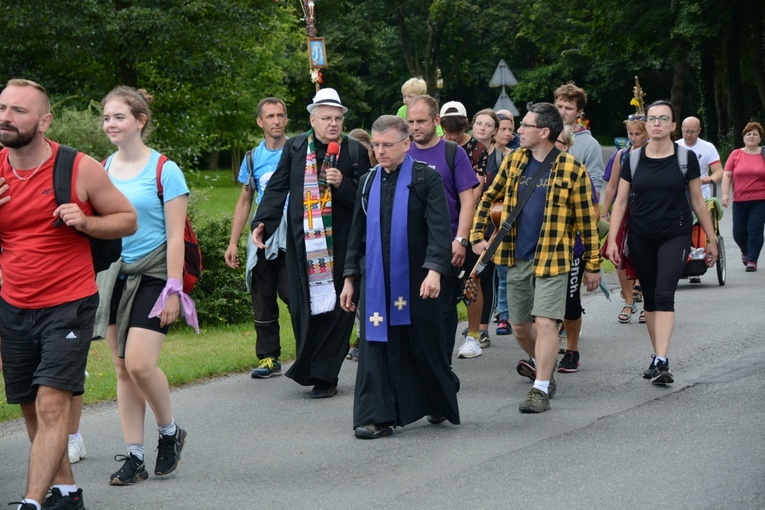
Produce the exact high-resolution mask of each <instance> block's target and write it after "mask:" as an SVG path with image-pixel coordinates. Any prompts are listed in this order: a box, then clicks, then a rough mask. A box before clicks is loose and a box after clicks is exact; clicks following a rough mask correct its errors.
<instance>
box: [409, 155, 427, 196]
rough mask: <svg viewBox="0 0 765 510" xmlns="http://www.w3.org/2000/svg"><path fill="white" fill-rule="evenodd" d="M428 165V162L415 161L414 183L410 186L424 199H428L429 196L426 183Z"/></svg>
mask: <svg viewBox="0 0 765 510" xmlns="http://www.w3.org/2000/svg"><path fill="white" fill-rule="evenodd" d="M427 167H428V164H427V163H424V162H422V161H415V162H414V167H413V168H412V170H413V171H412V185H411V186H410V189H412V190H413V191H414V192H415V193H416V194H417V196H418V197H419V198H420V200H423V201H424V200H426V198H427V196H428V192H427V185H426V183H425V169H426V168H427Z"/></svg>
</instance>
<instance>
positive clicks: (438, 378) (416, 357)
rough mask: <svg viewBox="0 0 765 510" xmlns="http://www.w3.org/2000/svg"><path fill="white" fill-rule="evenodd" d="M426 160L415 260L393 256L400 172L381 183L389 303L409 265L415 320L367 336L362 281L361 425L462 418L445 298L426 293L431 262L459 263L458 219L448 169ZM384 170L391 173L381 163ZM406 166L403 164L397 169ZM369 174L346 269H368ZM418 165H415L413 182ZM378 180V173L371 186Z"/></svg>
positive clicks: (411, 233)
mask: <svg viewBox="0 0 765 510" xmlns="http://www.w3.org/2000/svg"><path fill="white" fill-rule="evenodd" d="M418 165H422V166H423V167H424V172H423V175H424V177H425V183H424V184H419V185H416V186H415V185H414V184H412V185H411V186H410V192H409V204H408V213H407V214H408V216H407V230H408V232H407V240H408V243H409V258H408V260H390V255H389V253H390V229H391V228H396V226H395V225H391V214H392V213H391V204H392V201H393V194H394V191H395V180H396V178H397V175H396V176H394V178H393V179H391V176H393V175H394V173H391V174H389V175H388V176H386V180H387V181H388V182H383V183H381V187H380V190H381V195H382V196H381V203H380V214H381V227H380V228H381V233H382V247H383V254H384V255H383V267H384V270H385V287H386V302H388V303H390V276H389V275H390V271H389V269H390V266H391V265H392V264H401V263H405V264H409V285H410V296H409V299H410V302H411V310H410V314H411V325H409V326H388V342H387V343H386V342H367V341H366V339H365V338H366V335H365V328H364V322H365V321H366V320H368V317H367V314H366V311H365V306H364V279H363V278H362V279H361V280H357V282H356V289H357V290H358V291H360V292H357V294H359V301H358V308H359V310H360V317H361V321H362V327H361V331H360V338H359V366H358V371H357V374H356V391H355V396H354V404H353V426H354V428H355V427H358V426H363V425H368V424H370V423H375V424H390V425H397V426H403V425H406V424H408V423H412V422H414V421H417V420H419V419H420V418H422V417H423V416H426V415H436V416H444V417H446V419H447V420H449V421H450V422H452V423H455V424H456V423H459V422H460V418H459V408H458V406H457V391H458V390H459V379H457V376H456V375H455V374H454V373H453V372H452V371H451V367H450V363H449V360H450V357H451V356H450V355H451V353H447V352H446V348H447V345H448V342H447V341H446V332H445V330H444V324H443V320H442V315H441V304H440V298H436V299H422V298H421V297H420V295H419V293H420V286H421V285H422V282H423V280H424V279H425V276H427V273H428V270H429V269H434V270H436V271H438V272H439V273H441V275H446V274H449V270H450V268H451V254H452V252H451V238H452V236H451V224H450V220H449V210H448V208H447V204H446V196H445V194H444V187H443V183H442V182H441V176H440V175H439V173H438V172H437V171H435V170H434V169H432V168H431V167H428V166H426V165H424V164H421V163H416V164H415V166H418ZM377 171H378V172H385V171H384V170H382V169H378V170H377ZM398 171H399V170H396V171H395V174H397V173H398ZM371 175H372V173H370V174H367V175H366V176H364V177H362V178H361V181H360V185H359V190H360V191H359V196H358V198H357V199H356V208H355V211H354V215H353V217H354V221H353V227H352V228H351V236H350V239H349V241H348V242H349V244H348V257H347V259H346V266H345V273H344V274H345V275H361V274H363V272H364V270H365V266H364V253H365V249H366V243H365V240H366V214H365V213H364V209H363V208H362V205H361V204H362V191H363V188H364V184H363V183H364V182H365V180H366V179H367V178H369V177H370V176H371ZM416 179H417V172H416V171H415V170H414V169H413V182H414V181H415V180H416ZM370 187H371V180H370V182H369V184H368V185H367V191H366V194H368V193H369V190H368V188H370Z"/></svg>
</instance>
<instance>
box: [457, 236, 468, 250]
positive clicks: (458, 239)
mask: <svg viewBox="0 0 765 510" xmlns="http://www.w3.org/2000/svg"><path fill="white" fill-rule="evenodd" d="M454 240H455V241H457V242H458V243H460V245H462V247H463V248H467V245H468V240H467V239H465V238H464V237H455V238H454Z"/></svg>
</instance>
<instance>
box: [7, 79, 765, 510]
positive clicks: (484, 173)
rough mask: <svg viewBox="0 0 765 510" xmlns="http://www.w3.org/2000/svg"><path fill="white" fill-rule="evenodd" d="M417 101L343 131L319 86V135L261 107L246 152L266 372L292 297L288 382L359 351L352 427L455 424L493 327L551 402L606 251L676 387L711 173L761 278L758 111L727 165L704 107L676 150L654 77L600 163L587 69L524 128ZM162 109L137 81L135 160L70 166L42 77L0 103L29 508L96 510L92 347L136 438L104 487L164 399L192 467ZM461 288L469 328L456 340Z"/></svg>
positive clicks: (277, 352) (12, 336)
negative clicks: (99, 266) (176, 390)
mask: <svg viewBox="0 0 765 510" xmlns="http://www.w3.org/2000/svg"><path fill="white" fill-rule="evenodd" d="M401 92H402V97H403V103H404V105H403V106H402V107H401V108H400V109H399V111H398V112H397V114H396V115H382V116H380V117H379V118H378V119H377V120H376V121H375V122H374V123H373V124H372V126H371V133H367V132H366V131H364V130H360V129H356V130H353V131H351V132H350V134H349V135H348V134H345V131H346V130H345V127H346V126H345V124H344V121H345V115H346V114H347V112H348V107H347V106H345V105H344V104H343V102H342V100H341V98H340V95H339V94H338V92H337V91H336V90H334V89H332V88H323V89H321V90H319V91H318V92H317V93H316V95H315V97H314V98H313V100H312V101H311V103H310V104H308V105H307V107H306V111H307V114H308V120H309V122H310V126H311V127H310V129H309V130H308V131H307V132H305V133H301V134H298V135H296V136H292V137H288V136H287V134H286V133H287V125H288V115H287V107H286V105H285V103H284V102H283V101H282V100H281V99H279V98H276V97H268V98H264V99H263V100H261V101H260V103H259V104H258V107H257V112H256V113H257V123H258V126H259V127H260V128H261V129H262V130H263V134H264V139H263V141H262V142H261V143H260V144H259V145H258V146H257V147H255V148H253V149H252V150H251V151H249V152H248V153H247V154H246V156H245V157H244V159H243V161H242V163H241V168H240V172H239V177H238V180H239V182H240V183H241V185H242V189H241V194H240V196H239V198H238V200H237V203H236V204H235V205H234V214H233V221H232V229H231V235H230V238H229V241H228V247H227V249H226V252H225V254H220V255H221V256H223V257H224V259H225V261H226V264H227V265H228V266H230V267H231V268H239V267H240V259H239V255H240V246H239V245H240V242H239V240H240V237H241V235H242V233H243V231H244V229H245V227H246V226H248V224H249V229H250V234H249V235H248V238H247V249H246V258H245V259H244V260H245V262H244V266H245V274H246V281H245V284H246V287H247V289H248V290H249V292H250V295H251V300H252V301H251V304H252V309H253V319H254V327H255V332H256V342H255V344H256V345H255V352H256V356H257V358H258V363H257V366H256V367H255V368H254V369H253V370H252V371H251V373H250V375H251V377H252V378H254V379H268V378H270V377H273V376H278V375H280V374H281V373H282V360H281V340H280V336H281V335H280V328H279V305H278V300H279V299H281V300H282V301H283V302H284V303H285V304H286V305H287V306H288V309H289V313H290V316H291V320H292V329H293V332H294V336H295V341H296V352H297V354H296V359H295V360H294V362H293V363H292V364H291V365H290V367H289V369H288V370H286V372H285V375H286V376H287V377H288V378H290V379H292V380H293V381H295V382H296V383H298V384H299V385H301V386H305V387H309V388H310V390H309V391H307V392H306V396H307V398H311V399H327V398H331V397H333V396H335V395H336V394H337V391H338V387H339V386H341V381H340V380H339V373H340V368H341V366H342V364H343V362H344V360H345V359H346V357H348V358H350V359H353V360H356V361H358V369H357V376H356V381H355V388H354V392H353V394H354V397H353V400H354V403H353V430H354V435H355V437H357V438H359V439H377V438H380V437H384V436H389V435H391V434H393V430H394V428H396V427H403V426H405V425H407V424H410V423H413V422H415V421H418V420H420V419H422V418H426V419H427V421H428V422H429V423H431V424H433V425H439V424H442V423H444V422H447V421H448V422H449V423H451V424H459V423H460V413H459V406H458V400H457V394H458V391H459V387H460V380H459V378H458V377H457V375H456V374H455V372H454V370H453V364H454V363H455V362H456V363H470V361H468V360H470V359H473V358H476V357H479V356H482V355H483V354H484V351H485V350H486V349H488V348H490V347H491V345H492V339H491V336H490V332H489V331H490V323H491V321H492V320H493V319H494V320H495V321H496V322H497V327H496V334H497V335H510V334H512V335H513V336H514V337H515V340H516V341H517V343H518V345H519V347H520V348H521V349H522V350H523V351H524V353H525V356H524V359H521V360H520V361H519V362H518V363H517V366H516V370H517V372H518V374H519V375H520V376H522V377H526V378H528V379H529V380H530V381H531V382H532V387H531V389H530V390H529V392H528V394H527V395H526V396H525V397H523V398H522V399H520V401H519V405H518V409H519V411H520V412H522V413H542V412H545V411H547V410H549V409H550V408H551V405H550V400H551V399H552V398H554V396H555V394H556V390H557V387H558V382H557V381H556V380H555V374H561V373H562V374H571V373H576V372H577V371H578V370H579V368H580V366H581V363H582V357H581V356H580V351H579V344H580V333H581V331H582V317H583V311H584V310H583V307H582V299H581V294H582V287H584V289H586V291H588V292H592V291H594V290H596V289H597V288H598V287H599V286H601V284H602V279H603V267H602V264H603V261H604V259H605V258H607V259H608V260H609V261H610V262H611V263H612V264H613V265H614V267H615V269H616V271H617V274H618V278H619V286H620V290H621V296H622V298H623V299H624V305H623V307H621V309H620V310H619V311H618V313H617V314H616V320H618V321H619V322H621V323H628V322H630V321H631V320H632V316H633V315H635V314H637V313H638V309H637V303H640V302H642V308H643V310H641V312H640V313H639V318H638V321H639V322H641V323H643V322H644V323H645V325H646V326H645V328H646V332H647V336H648V338H649V339H650V342H651V351H652V354H651V362H650V365H649V367H648V368H647V369H645V370H642V367H644V365H642V363H641V366H642V367H641V370H642V374H643V377H645V378H647V379H650V380H651V382H652V383H654V384H660V385H665V384H670V383H673V382H674V376H673V374H672V372H671V371H670V365H669V347H670V343H671V338H672V332H673V328H674V322H675V313H676V310H675V290H676V288H677V285H678V281H679V279H680V278H681V276H682V274H683V270H684V267H685V264H686V261H687V260H688V257H689V255H690V253H691V250H692V249H693V250H694V253H703V255H702V257H703V260H704V264H706V265H707V266H708V267H711V266H712V265H714V264H715V263H716V261H717V257H718V255H719V254H718V250H717V244H716V240H717V235H718V232H716V231H715V228H716V227H715V225H716V221H715V220H716V218H714V217H713V216H710V211H715V210H716V209H715V208H714V207H709V205H708V201H715V200H717V198H716V197H715V196H714V192H713V188H712V187H710V186H711V185H713V184H715V183H718V182H722V186H721V188H722V189H721V192H722V194H721V201H720V202H721V206H722V207H729V206H731V207H732V211H733V237H734V240H735V241H736V243H737V245H738V247H739V248H740V250H741V260H742V263H743V265H744V269H745V271H747V272H755V271H757V262H758V258H759V255H760V252H761V250H762V245H763V229H764V226H765V150H764V149H763V147H762V138H763V135H764V133H763V128H762V126H761V125H760V124H759V123H757V122H750V123H749V124H747V125H746V126H745V127H744V129H743V133H742V134H743V139H744V147H743V148H740V149H736V150H734V151H733V152H732V153H731V155H730V156H729V157H728V159H727V161H726V162H725V165H724V166H723V165H722V162H721V159H720V157H719V155H718V153H717V150H716V149H715V148H714V146H713V145H712V144H710V143H709V142H706V141H705V140H703V139H701V138H700V137H699V135H700V133H701V124H700V121H699V120H698V119H697V118H695V117H688V118H686V119H684V120H683V121H682V135H683V136H682V140H678V141H675V133H676V131H677V128H678V124H679V119H678V118H677V116H676V112H675V110H674V107H673V105H672V103H671V102H669V101H664V100H659V101H655V102H653V103H651V104H649V105H647V106H646V105H645V104H644V102H643V96H644V94H643V92H642V90H641V89H640V88H639V85H636V88H635V89H634V92H635V99H634V101H633V105H635V108H636V111H635V112H634V113H632V114H630V115H628V116H627V118H626V120H625V121H624V124H625V128H626V131H627V137H628V145H627V147H626V148H623V149H620V150H619V151H617V152H616V154H615V155H614V156H613V157H612V158H611V161H610V162H609V164H608V165H604V164H603V159H602V150H601V147H600V145H599V143H598V142H597V140H596V139H595V138H594V137H593V135H592V133H591V132H590V131H589V129H588V128H587V127H585V125H584V123H583V122H582V121H583V119H584V108H585V106H586V104H587V95H586V92H585V91H584V90H583V89H582V88H581V87H578V86H577V85H575V84H574V83H566V84H563V85H561V86H560V87H558V88H557V89H555V90H554V91H551V94H550V98H551V102H537V103H529V104H528V105H527V106H526V114H525V115H524V116H523V117H522V119H521V120H520V121H519V122H518V123H517V124H516V119H515V117H514V116H513V114H512V113H511V112H509V111H507V110H499V111H494V110H493V109H490V108H486V109H482V110H479V111H477V112H475V113H474V114H473V115H472V117H471V116H470V115H469V114H468V111H467V109H466V108H465V106H464V105H463V104H462V103H460V102H458V101H448V102H445V103H444V104H443V105H440V106H439V102H438V101H437V100H436V99H435V98H433V97H431V96H429V95H427V89H426V86H425V82H424V81H423V80H421V79H419V78H412V79H411V80H408V81H407V82H406V83H405V84H404V85H403V86H402V88H401ZM151 100H152V98H151V96H150V95H149V94H148V93H147V92H146V91H144V90H136V89H134V88H131V87H123V86H121V87H117V88H115V89H114V90H112V91H111V92H110V93H109V94H108V95H107V96H106V97H105V98H104V99H103V101H102V106H103V130H104V133H105V136H107V137H108V139H109V140H110V141H111V142H112V143H113V144H114V145H115V147H116V151H115V152H114V153H113V154H112V155H111V156H109V157H108V158H107V159H106V160H104V161H103V162H101V163H100V164H99V162H97V161H95V160H93V159H92V158H90V157H89V156H87V155H85V154H82V153H77V152H76V151H71V154H72V157H71V158H70V159H67V158H66V155H67V154H70V152H69V151H70V149H68V148H65V147H63V146H61V145H59V144H58V143H56V142H55V141H52V140H49V139H48V138H46V136H45V133H46V130H47V129H48V127H49V126H50V124H51V121H52V115H51V113H50V103H49V100H48V96H47V93H46V91H45V89H44V88H43V87H42V86H40V85H38V84H36V83H34V82H31V81H28V80H20V79H18V80H11V81H10V82H8V84H7V85H6V87H5V88H4V89H3V91H2V93H0V143H2V144H3V146H4V148H3V149H2V150H1V151H0V210H2V212H3V214H0V242H1V243H2V252H1V253H0V264H2V265H1V266H0V267H1V268H2V273H1V274H0V285H2V287H1V288H0V339H1V340H0V347H1V348H2V357H1V358H0V360H1V361H0V369H2V372H3V376H4V378H5V388H6V395H7V401H8V403H10V404H20V405H21V408H22V411H23V415H24V419H25V422H26V425H27V430H28V431H29V436H30V438H31V441H32V446H31V451H30V456H29V473H30V475H29V479H28V484H27V488H26V492H25V496H24V499H23V501H21V502H20V503H18V508H19V509H22V510H40V508H43V509H75V510H81V509H84V508H85V506H84V500H83V493H82V489H81V488H79V487H78V486H77V484H76V483H75V481H74V476H73V474H72V469H71V467H70V464H71V463H75V462H78V461H79V460H80V459H82V458H84V457H86V455H87V453H86V449H85V444H84V439H83V437H82V436H81V435H80V433H79V421H80V413H81V410H82V394H83V392H84V386H85V384H84V383H85V367H86V362H87V356H88V351H89V348H90V344H91V341H92V340H94V339H105V340H106V344H107V345H108V346H109V349H110V351H111V353H112V359H113V361H114V366H115V372H116V374H117V406H118V410H119V420H120V422H121V425H122V432H123V440H124V450H123V453H120V454H118V455H117V456H115V460H117V461H118V462H120V463H122V464H121V467H120V468H119V469H118V470H117V471H116V472H114V473H112V474H110V475H109V477H108V482H109V483H110V484H112V485H132V484H135V483H137V482H140V481H142V480H145V479H146V478H148V476H149V473H148V470H147V468H146V455H145V453H144V452H145V449H144V435H145V430H144V419H145V414H146V407H147V405H148V406H149V407H150V408H151V411H152V413H153V416H154V418H155V420H156V426H157V435H158V446H157V454H156V460H155V462H156V464H155V468H154V475H155V476H158V477H163V476H166V475H168V474H170V473H173V472H175V471H176V469H177V468H178V466H179V463H180V460H181V455H182V451H183V448H184V446H185V443H186V439H187V431H186V430H185V429H182V428H181V427H179V426H178V424H177V423H176V421H175V416H174V413H173V409H172V405H171V394H170V390H169V385H168V381H167V377H166V376H165V374H164V372H163V371H162V369H161V368H160V367H159V365H158V360H159V355H160V352H161V348H162V344H163V341H164V339H165V337H166V335H167V332H168V328H169V326H170V324H172V323H173V322H175V321H176V320H177V319H178V318H179V317H183V318H184V319H185V320H186V322H187V323H188V324H189V325H190V326H192V327H194V328H196V330H197V331H198V325H197V321H196V314H195V310H194V303H193V301H192V299H191V298H190V297H189V295H188V294H187V290H186V289H185V288H184V285H183V280H184V249H185V248H184V245H185V243H184V228H185V219H186V212H187V204H188V195H189V189H188V187H187V185H186V182H185V179H184V176H183V173H182V171H181V170H180V168H179V167H178V165H177V164H175V163H174V162H172V161H170V160H168V159H167V158H166V157H164V156H163V155H161V154H160V153H159V152H157V151H156V150H154V149H151V148H150V147H149V146H147V145H146V140H147V137H148V135H149V132H150V128H151V111H150V104H151ZM303 115H305V112H304V113H303ZM64 171H68V172H70V173H68V174H66V177H64V180H65V181H69V182H67V185H68V187H67V188H66V189H67V190H68V193H69V195H68V196H65V197H64V198H62V197H59V195H58V187H59V184H55V188H56V193H53V192H51V188H50V185H51V182H55V183H58V182H59V181H58V180H57V179H59V180H60V176H61V175H64V174H63V173H62V172H64ZM70 176H71V177H70ZM731 186H732V190H731ZM40 196H42V197H44V199H42V200H40V199H39V197H40ZM33 197H34V198H33ZM11 199H13V204H15V206H14V207H12V208H11V207H9V206H8V203H9V201H10V200H11ZM253 203H254V204H255V205H256V206H257V207H256V209H255V211H254V212H253ZM51 217H53V218H55V219H56V220H57V221H56V222H55V225H54V224H53V223H52V222H51V221H50V218H51ZM120 238H121V248H120V249H119V253H118V254H117V255H118V258H117V257H116V256H115V259H116V261H112V264H111V265H110V266H109V267H108V269H106V270H103V271H99V272H98V273H97V274H96V270H95V268H94V265H93V262H94V261H95V260H96V258H97V257H98V255H96V251H95V248H94V247H95V246H96V244H97V243H96V242H95V240H113V239H120ZM692 239H693V240H697V239H704V242H703V245H702V246H699V245H698V244H699V243H698V242H696V244H695V245H694V241H692ZM700 249H703V250H700ZM207 256H213V254H207ZM460 302H464V304H465V307H466V310H467V327H466V328H465V329H464V331H462V335H461V337H462V342H461V344H460V345H459V346H458V347H457V346H456V345H455V344H456V341H455V338H458V337H459V336H460V335H459V332H458V305H459V303H460ZM354 322H356V327H355V328H354ZM354 330H355V331H356V335H355V336H356V337H357V340H356V347H355V348H354V349H353V350H351V351H350V353H349V340H350V339H351V336H352V334H353V331H354ZM560 354H562V355H563V356H562V357H561V358H560V359H559V355H560ZM345 387H346V388H347V387H348V386H347V385H346V386H345ZM67 434H68V452H67V439H66V438H67ZM200 437H201V434H200ZM67 453H68V455H67Z"/></svg>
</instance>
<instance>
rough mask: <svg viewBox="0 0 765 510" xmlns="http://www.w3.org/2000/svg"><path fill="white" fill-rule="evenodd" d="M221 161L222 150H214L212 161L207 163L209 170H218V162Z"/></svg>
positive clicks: (211, 156)
mask: <svg viewBox="0 0 765 510" xmlns="http://www.w3.org/2000/svg"><path fill="white" fill-rule="evenodd" d="M219 161H220V152H219V151H217V150H214V151H212V152H211V153H210V163H209V164H208V165H207V169H208V170H217V169H218V162H219Z"/></svg>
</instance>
